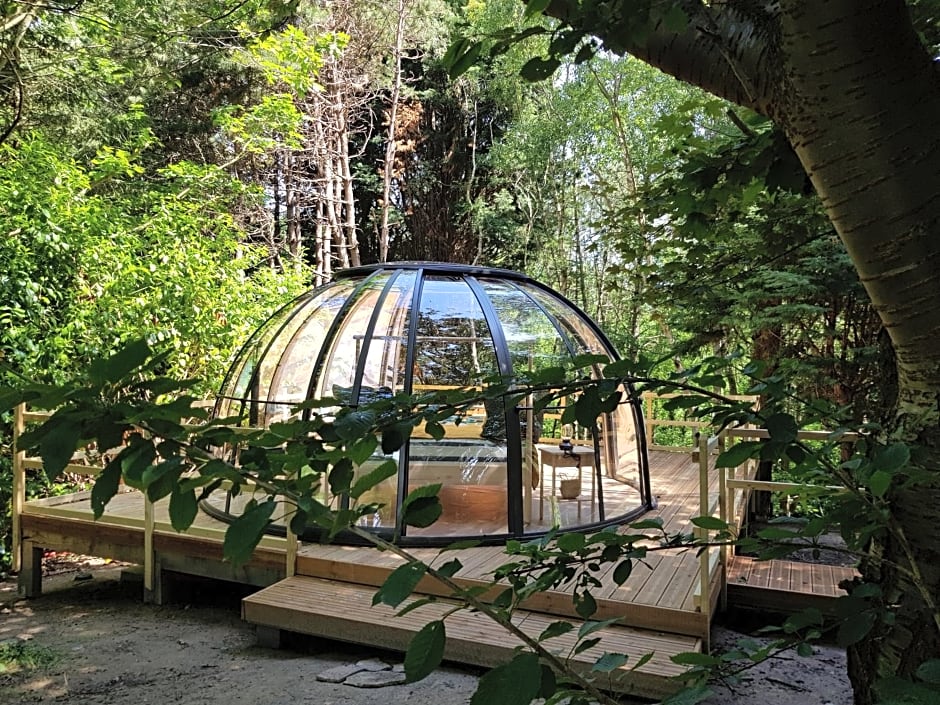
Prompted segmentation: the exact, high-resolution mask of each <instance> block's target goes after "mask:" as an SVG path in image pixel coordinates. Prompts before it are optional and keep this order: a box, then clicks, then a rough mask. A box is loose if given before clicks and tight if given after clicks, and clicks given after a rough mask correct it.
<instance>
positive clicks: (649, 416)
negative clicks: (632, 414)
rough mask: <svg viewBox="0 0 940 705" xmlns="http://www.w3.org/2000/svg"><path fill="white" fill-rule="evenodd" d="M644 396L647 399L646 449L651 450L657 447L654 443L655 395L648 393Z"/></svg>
mask: <svg viewBox="0 0 940 705" xmlns="http://www.w3.org/2000/svg"><path fill="white" fill-rule="evenodd" d="M644 396H645V398H646V419H645V421H646V447H647V448H649V447H650V446H652V445H655V442H654V441H653V394H652V392H647V393H646V394H645V395H644Z"/></svg>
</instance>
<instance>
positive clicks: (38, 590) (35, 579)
mask: <svg viewBox="0 0 940 705" xmlns="http://www.w3.org/2000/svg"><path fill="white" fill-rule="evenodd" d="M43 553H44V550H43V548H42V546H36V545H35V544H34V543H33V542H32V541H29V540H26V541H22V542H21V543H20V556H21V558H20V560H21V563H20V574H19V580H18V587H19V593H20V595H22V596H23V597H39V596H40V595H41V594H42V554H43Z"/></svg>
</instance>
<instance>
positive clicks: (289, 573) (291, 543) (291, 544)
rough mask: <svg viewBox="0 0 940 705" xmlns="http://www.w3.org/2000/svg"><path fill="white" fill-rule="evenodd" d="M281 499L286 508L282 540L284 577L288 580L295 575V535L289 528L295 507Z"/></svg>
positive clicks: (285, 499)
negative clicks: (283, 540)
mask: <svg viewBox="0 0 940 705" xmlns="http://www.w3.org/2000/svg"><path fill="white" fill-rule="evenodd" d="M283 499H284V504H285V506H287V507H288V510H287V512H286V513H285V515H284V525H285V527H286V534H285V536H284V539H285V541H286V542H287V544H286V545H285V547H284V577H286V578H290V577H293V576H294V575H295V574H296V573H297V534H295V533H294V532H293V531H292V530H291V528H290V524H291V519H293V518H294V514H295V513H296V512H297V507H296V506H295V505H293V504H289V503H288V502H287V498H286V497H285V498H283Z"/></svg>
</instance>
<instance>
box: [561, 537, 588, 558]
mask: <svg viewBox="0 0 940 705" xmlns="http://www.w3.org/2000/svg"><path fill="white" fill-rule="evenodd" d="M556 543H557V545H558V548H560V549H561V550H562V551H564V552H566V553H574V552H575V551H580V550H581V549H582V548H584V543H585V536H584V534H578V533H571V534H562V535H561V536H559V537H558V539H557V541H556Z"/></svg>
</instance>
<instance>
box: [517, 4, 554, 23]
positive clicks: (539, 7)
mask: <svg viewBox="0 0 940 705" xmlns="http://www.w3.org/2000/svg"><path fill="white" fill-rule="evenodd" d="M550 3H551V0H528V2H527V3H526V4H525V14H524V15H523V17H524V18H525V19H529V18H530V17H534V16H535V15H538V14H541V13H542V12H543V11H544V10H545V8H547V7H548V6H549V4H550Z"/></svg>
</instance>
